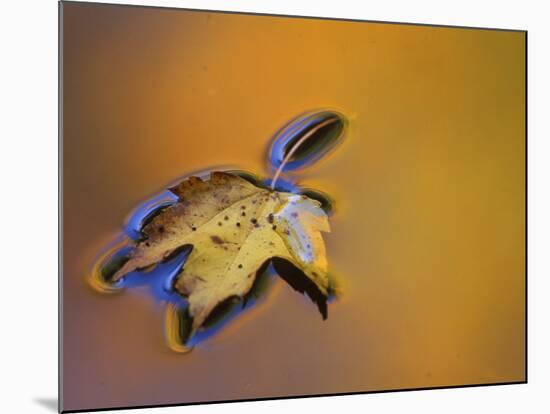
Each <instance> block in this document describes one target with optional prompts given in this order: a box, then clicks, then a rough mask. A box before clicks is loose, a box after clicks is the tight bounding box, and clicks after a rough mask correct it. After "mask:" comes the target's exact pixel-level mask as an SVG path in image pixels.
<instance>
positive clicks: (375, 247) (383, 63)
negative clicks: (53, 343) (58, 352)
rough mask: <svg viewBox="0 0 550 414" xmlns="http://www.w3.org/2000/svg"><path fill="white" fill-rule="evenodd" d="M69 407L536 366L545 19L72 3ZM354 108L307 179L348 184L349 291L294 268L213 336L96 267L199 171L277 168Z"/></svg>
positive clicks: (67, 46)
mask: <svg viewBox="0 0 550 414" xmlns="http://www.w3.org/2000/svg"><path fill="white" fill-rule="evenodd" d="M62 27H63V31H62V42H63V62H62V70H63V72H62V74H63V93H62V98H63V124H62V128H63V154H62V155H63V226H64V230H63V239H64V240H63V266H64V277H63V290H64V292H63V310H64V313H63V341H62V345H63V352H64V354H63V372H62V373H63V394H64V397H63V398H64V409H66V410H67V409H85V408H93V407H110V406H125V405H149V404H169V403H182V402H195V401H212V400H227V399H242V398H261V397H278V396H290V395H305V394H325V393H341V392H357V391H372V390H385V389H398V388H413V387H432V386H450V385H461V384H477V383H494V382H510V381H522V380H524V379H525V363H524V362H525V360H524V357H525V355H524V353H525V342H524V339H525V313H524V309H525V222H524V220H525V135H524V134H525V53H526V50H525V33H523V32H512V31H492V30H471V29H455V28H441V27H429V26H414V25H396V24H381V23H356V22H346V21H330V20H317V19H301V18H281V17H269V16H253V15H238V14H221V13H207V12H192V11H176V10H168V9H165V10H163V9H156V8H142V7H118V6H100V5H93V4H91V5H90V4H88V5H87V4H74V3H64V4H63V5H62ZM315 108H334V109H337V110H339V111H341V112H342V113H344V114H345V115H346V116H348V117H349V119H350V126H349V130H348V134H347V138H346V140H345V142H344V144H343V145H342V146H340V147H339V148H338V150H337V151H336V152H334V153H333V154H332V155H331V156H330V157H328V158H325V159H323V160H322V161H321V162H319V163H317V164H315V165H314V166H313V167H310V168H309V169H306V170H304V171H302V172H301V175H300V183H302V184H304V185H307V186H308V187H313V188H316V189H319V190H322V191H324V192H326V193H328V194H330V195H331V196H332V197H333V198H334V199H335V200H336V213H335V215H334V216H333V217H332V218H331V227H332V233H330V234H328V235H327V236H326V238H325V240H326V243H327V250H328V255H329V256H328V259H329V266H330V268H331V270H332V271H333V272H334V273H335V274H337V275H338V276H339V277H340V278H341V280H342V281H343V287H344V295H343V297H342V298H341V299H339V300H337V301H335V302H332V303H330V304H329V317H328V320H326V321H323V320H322V319H321V317H320V315H319V313H318V312H317V311H316V308H315V305H313V304H312V303H311V302H309V301H308V299H307V298H305V297H302V296H300V294H299V293H297V292H295V291H293V290H292V289H291V288H290V287H289V286H288V285H286V284H285V283H284V282H283V281H282V280H276V283H275V287H274V288H273V289H272V290H271V291H270V292H269V294H268V296H267V298H266V299H265V300H264V301H263V302H262V303H260V304H258V305H257V306H255V307H254V308H252V309H250V310H248V311H246V312H244V313H243V314H241V315H240V316H239V317H238V318H237V319H235V320H233V321H232V322H231V323H229V324H228V325H227V326H225V327H224V328H223V329H222V330H221V331H220V332H218V333H217V334H216V335H215V336H213V337H211V338H210V339H208V340H207V341H205V342H203V343H201V344H200V345H199V346H198V347H197V348H196V349H195V350H194V351H193V352H192V353H191V354H189V355H179V354H175V353H173V352H171V351H170V350H168V349H167V348H166V347H165V345H164V343H163V329H162V309H161V307H160V306H158V305H156V304H155V303H154V301H153V300H152V299H151V298H148V297H147V296H143V295H138V294H133V292H132V291H127V292H125V293H123V294H122V295H115V296H112V297H111V296H101V295H98V294H95V293H93V292H92V291H91V290H90V289H89V288H88V287H87V286H86V284H85V281H84V278H85V275H86V273H87V271H88V270H89V268H90V266H91V264H92V263H93V260H94V258H95V257H96V256H97V254H98V252H99V251H100V250H101V248H102V247H104V246H105V244H106V243H108V242H109V241H110V240H111V239H112V238H113V236H114V235H116V233H117V232H118V231H119V230H120V228H121V225H122V222H123V220H124V218H125V217H126V215H127V214H128V212H129V211H131V210H132V209H133V208H134V207H135V206H136V205H137V204H138V203H139V202H140V201H142V200H144V199H146V198H147V197H148V196H150V195H151V194H154V193H156V192H157V191H159V190H160V189H162V188H163V186H165V185H166V184H167V183H170V182H172V181H173V180H174V179H176V178H177V177H179V176H181V175H182V174H185V173H188V172H191V171H195V170H202V169H205V168H208V167H210V166H212V165H228V164H230V165H235V166H239V167H241V168H243V169H246V170H250V171H254V172H258V173H262V174H266V173H267V170H266V163H265V151H266V148H267V146H268V143H269V141H270V139H271V137H272V136H273V134H274V133H275V132H276V131H277V130H278V129H279V128H280V127H281V126H282V125H283V124H285V123H286V122H287V121H288V120H290V119H291V118H293V117H294V116H296V115H298V114H300V113H302V112H304V111H307V110H310V109H315Z"/></svg>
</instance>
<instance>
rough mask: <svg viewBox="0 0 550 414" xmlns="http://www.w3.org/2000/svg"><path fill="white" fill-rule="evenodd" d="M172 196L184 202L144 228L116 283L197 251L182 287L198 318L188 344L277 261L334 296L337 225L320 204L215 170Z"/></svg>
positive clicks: (191, 312)
mask: <svg viewBox="0 0 550 414" xmlns="http://www.w3.org/2000/svg"><path fill="white" fill-rule="evenodd" d="M170 191H171V192H172V193H174V194H175V195H176V196H177V197H178V199H179V201H177V202H176V203H174V204H172V205H170V206H168V207H166V208H164V209H163V210H162V211H160V212H159V213H158V214H157V215H155V216H154V217H153V218H152V219H151V221H149V222H148V223H147V224H146V225H145V226H144V227H143V229H142V231H141V232H142V238H141V239H140V240H139V241H138V242H136V244H135V247H134V249H133V250H132V252H131V253H130V255H129V259H128V260H127V261H126V262H125V263H124V265H123V266H122V267H121V268H120V269H119V270H118V271H117V272H115V273H114V275H113V276H112V281H113V282H117V281H119V280H121V279H123V278H124V276H125V275H127V274H128V273H130V272H132V271H134V270H139V269H145V268H148V267H150V266H152V265H155V264H156V263H159V262H163V261H165V260H167V259H169V258H170V257H172V255H173V254H174V252H178V251H181V249H182V248H183V247H184V246H189V247H191V248H192V251H191V253H190V254H189V256H188V258H187V261H186V262H185V265H184V267H183V269H182V271H181V274H180V275H179V276H178V277H177V279H176V280H175V283H174V288H175V290H176V291H177V292H179V293H180V294H181V295H183V296H184V297H186V298H187V300H188V303H189V306H188V308H187V310H186V312H187V314H188V316H189V319H190V320H191V321H192V323H191V327H190V329H189V330H188V333H186V334H185V335H182V336H184V337H185V338H183V340H185V341H187V340H188V339H189V338H191V337H192V336H193V334H194V333H195V332H196V331H197V330H198V329H199V328H200V327H202V326H203V325H204V324H205V322H207V319H208V317H209V316H210V315H211V314H212V312H213V311H214V310H215V309H216V307H218V306H219V305H222V304H224V303H227V301H228V300H231V299H232V298H240V299H242V298H244V297H245V295H246V294H247V293H248V292H249V291H250V290H251V288H252V286H253V284H254V280H255V278H256V274H257V272H258V270H259V269H260V268H261V267H262V265H263V264H264V263H265V262H266V261H268V260H270V259H273V258H278V259H283V260H285V261H288V262H290V263H291V264H292V265H293V266H295V267H296V268H297V269H299V270H300V271H302V272H303V273H304V275H305V276H306V277H307V279H308V280H309V281H311V283H312V284H314V285H315V286H316V287H317V289H318V290H319V292H320V294H321V295H322V296H323V297H327V296H328V294H329V291H330V288H331V286H332V284H331V281H330V280H329V277H328V273H327V259H326V252H325V245H324V242H323V238H322V235H321V232H328V231H329V224H328V219H327V216H326V214H325V212H324V211H323V209H322V208H321V203H320V202H319V201H317V200H314V199H312V198H309V197H307V196H305V195H297V194H292V193H286V192H278V191H272V190H269V189H266V188H263V187H258V186H256V185H254V184H253V183H251V182H249V181H247V180H245V179H243V178H241V177H239V176H237V175H234V174H230V173H223V172H213V173H212V174H211V175H210V179H208V180H203V179H201V178H198V177H190V178H189V179H186V180H184V181H182V182H181V183H179V184H178V185H176V186H175V187H173V188H171V189H170ZM174 318H175V316H174ZM169 339H170V338H169ZM170 340H172V341H174V340H175V339H174V338H171V339H170Z"/></svg>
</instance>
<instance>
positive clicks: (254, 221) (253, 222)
mask: <svg viewBox="0 0 550 414" xmlns="http://www.w3.org/2000/svg"><path fill="white" fill-rule="evenodd" d="M250 221H251V222H252V224H256V223H257V222H258V220H256V219H255V218H253V219H250Z"/></svg>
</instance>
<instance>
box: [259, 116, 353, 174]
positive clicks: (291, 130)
mask: <svg viewBox="0 0 550 414" xmlns="http://www.w3.org/2000/svg"><path fill="white" fill-rule="evenodd" d="M330 118H334V119H335V120H338V123H339V124H340V125H341V126H342V131H341V132H340V134H339V135H338V136H335V137H334V138H333V139H332V140H330V141H328V142H325V143H324V145H323V146H321V147H318V148H317V149H316V150H315V151H312V152H310V153H309V154H307V155H305V156H302V157H300V158H296V159H293V160H290V161H288V162H287V163H286V165H285V171H294V170H297V169H299V168H303V167H306V166H309V165H312V164H313V163H315V162H317V161H318V160H320V159H321V158H322V157H324V156H325V154H327V153H328V152H329V151H330V150H332V149H333V148H334V146H335V145H336V144H338V143H339V142H340V141H341V139H342V137H343V129H344V126H345V124H346V118H345V117H344V116H343V115H342V114H340V113H338V112H336V111H314V112H308V113H306V114H303V115H301V116H299V117H297V118H295V119H293V120H292V121H290V122H289V123H288V124H286V125H285V126H284V127H283V128H282V129H281V130H280V131H279V132H277V134H275V136H274V137H273V140H272V142H271V147H270V149H269V151H268V161H269V163H270V164H271V167H274V168H275V169H277V168H279V166H280V165H281V164H282V162H283V160H284V158H285V156H286V154H287V153H288V151H289V149H290V147H292V146H293V145H292V143H295V142H296V141H298V140H299V138H300V137H301V136H303V135H305V134H306V133H307V132H308V131H310V130H311V129H312V128H313V127H315V126H316V125H319V124H320V123H322V122H324V121H326V120H328V119H330Z"/></svg>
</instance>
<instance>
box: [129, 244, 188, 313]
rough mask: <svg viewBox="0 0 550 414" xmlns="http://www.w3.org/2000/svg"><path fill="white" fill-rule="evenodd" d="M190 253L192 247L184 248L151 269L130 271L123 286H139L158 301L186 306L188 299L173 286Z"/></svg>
mask: <svg viewBox="0 0 550 414" xmlns="http://www.w3.org/2000/svg"><path fill="white" fill-rule="evenodd" d="M190 253H191V248H188V249H184V250H183V251H182V252H180V253H179V254H177V255H175V256H174V257H173V258H171V259H170V260H167V261H166V262H162V263H159V264H157V265H156V266H155V267H154V268H153V269H152V270H150V271H137V270H136V271H133V272H130V273H128V274H127V275H126V276H124V278H123V279H122V281H121V287H123V288H139V289H142V290H145V291H147V292H148V293H149V294H150V295H151V296H152V297H153V298H154V299H155V301H156V302H159V303H161V302H170V303H173V304H175V305H178V306H180V307H185V306H187V300H186V299H185V298H184V297H183V296H181V295H180V294H179V293H177V292H176V291H175V290H174V289H173V286H174V280H175V278H176V277H177V275H178V274H179V273H180V272H181V268H182V267H183V265H184V264H185V262H186V260H187V258H188V257H189V254H190ZM122 254H124V252H122Z"/></svg>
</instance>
